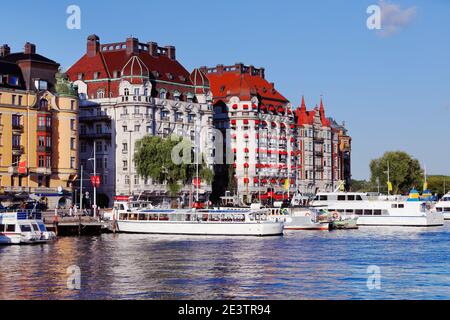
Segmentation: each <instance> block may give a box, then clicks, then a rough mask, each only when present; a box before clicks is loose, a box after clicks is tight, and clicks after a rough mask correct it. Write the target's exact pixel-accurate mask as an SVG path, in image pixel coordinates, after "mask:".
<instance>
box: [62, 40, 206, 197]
mask: <svg viewBox="0 0 450 320" xmlns="http://www.w3.org/2000/svg"><path fill="white" fill-rule="evenodd" d="M67 73H68V75H69V77H70V80H71V81H73V83H74V84H75V85H76V86H78V91H79V93H80V97H81V108H80V140H81V143H80V158H81V164H82V165H83V167H84V168H85V169H87V170H86V171H85V172H86V174H87V175H91V174H92V173H93V167H92V163H91V162H90V161H89V159H90V158H92V157H93V155H94V150H93V148H94V143H95V147H96V152H95V154H96V164H97V168H96V172H97V173H98V174H99V175H100V176H101V177H102V179H101V180H102V183H101V186H100V188H99V190H98V192H99V193H100V198H99V202H98V203H99V205H100V206H106V205H108V204H111V200H112V198H113V196H114V195H141V196H147V197H149V198H152V199H153V200H158V199H162V198H163V197H164V196H167V195H168V190H167V188H166V186H164V185H159V184H157V183H156V182H153V181H151V179H149V180H144V179H143V178H142V177H140V176H139V175H138V174H137V172H136V168H135V165H134V163H133V156H134V152H135V143H136V141H137V140H138V139H141V138H142V137H144V135H146V134H150V135H159V136H161V137H169V135H171V134H176V135H178V136H184V137H190V138H191V140H192V141H193V142H194V143H195V145H200V144H199V134H198V133H199V132H200V131H202V132H207V134H208V135H209V134H210V131H211V129H212V126H213V122H212V106H211V94H210V89H209V82H208V80H207V78H206V77H205V75H204V74H203V73H202V72H201V71H200V70H198V69H197V70H194V71H193V72H192V73H189V72H188V71H187V70H186V69H185V68H184V67H183V66H182V65H181V64H180V63H179V62H178V61H177V60H176V55H175V47H173V46H166V47H160V46H158V44H157V43H154V42H149V43H140V42H139V41H138V39H135V38H128V39H127V40H126V42H123V43H111V44H100V40H99V38H98V37H97V36H95V35H93V36H90V37H89V38H88V40H87V51H86V54H85V55H84V56H83V57H82V58H81V59H80V60H79V61H78V62H76V63H75V64H74V65H73V66H72V67H71V68H70V69H69V70H68V72H67ZM201 146H202V148H201V150H200V151H201V152H202V153H203V154H205V155H206V156H207V157H208V159H207V160H208V162H209V163H212V162H213V160H212V156H213V146H212V144H209V145H208V146H203V145H201ZM210 191H211V188H210V187H208V186H206V185H202V187H201V193H202V194H203V196H204V197H205V198H206V196H207V194H209V193H210ZM191 192H192V186H191V185H186V186H184V188H183V189H182V190H181V192H180V196H182V197H183V198H184V199H185V201H187V199H188V196H189V194H191ZM102 196H103V201H102V200H101V198H102Z"/></svg>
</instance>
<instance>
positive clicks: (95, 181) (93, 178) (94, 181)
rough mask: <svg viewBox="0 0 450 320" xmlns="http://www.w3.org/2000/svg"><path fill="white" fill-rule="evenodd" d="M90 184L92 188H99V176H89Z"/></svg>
mask: <svg viewBox="0 0 450 320" xmlns="http://www.w3.org/2000/svg"><path fill="white" fill-rule="evenodd" d="M91 183H92V186H93V187H96V188H98V187H100V176H91Z"/></svg>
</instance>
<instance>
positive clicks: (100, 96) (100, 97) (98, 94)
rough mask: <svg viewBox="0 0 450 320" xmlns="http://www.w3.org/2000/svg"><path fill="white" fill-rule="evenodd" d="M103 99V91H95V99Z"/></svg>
mask: <svg viewBox="0 0 450 320" xmlns="http://www.w3.org/2000/svg"><path fill="white" fill-rule="evenodd" d="M104 97H105V91H104V90H103V89H100V90H98V91H97V99H103V98H104Z"/></svg>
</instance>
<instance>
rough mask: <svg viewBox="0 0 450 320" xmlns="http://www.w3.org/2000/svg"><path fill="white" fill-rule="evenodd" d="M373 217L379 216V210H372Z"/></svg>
mask: <svg viewBox="0 0 450 320" xmlns="http://www.w3.org/2000/svg"><path fill="white" fill-rule="evenodd" d="M373 215H374V216H381V210H378V209H377V210H373Z"/></svg>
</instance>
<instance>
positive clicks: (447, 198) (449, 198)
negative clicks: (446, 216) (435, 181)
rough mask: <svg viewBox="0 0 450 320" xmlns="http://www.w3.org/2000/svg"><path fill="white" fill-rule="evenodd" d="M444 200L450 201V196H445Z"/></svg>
mask: <svg viewBox="0 0 450 320" xmlns="http://www.w3.org/2000/svg"><path fill="white" fill-rule="evenodd" d="M442 201H450V197H445V198H444V199H442Z"/></svg>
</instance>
